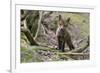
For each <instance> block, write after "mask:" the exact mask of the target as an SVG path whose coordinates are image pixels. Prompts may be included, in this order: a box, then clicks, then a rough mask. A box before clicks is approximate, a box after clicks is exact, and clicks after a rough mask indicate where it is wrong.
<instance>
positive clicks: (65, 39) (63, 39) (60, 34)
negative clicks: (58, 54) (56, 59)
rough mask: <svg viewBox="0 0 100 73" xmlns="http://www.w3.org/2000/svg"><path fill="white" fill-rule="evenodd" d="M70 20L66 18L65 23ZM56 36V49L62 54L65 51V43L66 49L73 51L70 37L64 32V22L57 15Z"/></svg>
mask: <svg viewBox="0 0 100 73" xmlns="http://www.w3.org/2000/svg"><path fill="white" fill-rule="evenodd" d="M69 20H70V18H68V20H67V22H69ZM56 36H57V42H58V49H59V50H61V51H62V52H64V51H65V49H64V48H65V43H67V45H68V47H69V49H70V50H72V49H74V48H75V47H74V45H73V44H72V41H71V36H70V34H69V33H68V31H67V30H66V26H65V23H64V20H63V19H62V16H61V15H59V21H58V28H57V31H56Z"/></svg>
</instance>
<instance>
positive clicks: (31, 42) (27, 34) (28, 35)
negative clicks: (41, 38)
mask: <svg viewBox="0 0 100 73" xmlns="http://www.w3.org/2000/svg"><path fill="white" fill-rule="evenodd" d="M21 31H22V32H23V33H24V34H25V35H26V37H27V39H28V40H29V42H30V44H31V45H38V44H37V42H36V41H35V40H34V39H33V37H32V35H31V33H30V31H29V30H28V29H25V28H21Z"/></svg>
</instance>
